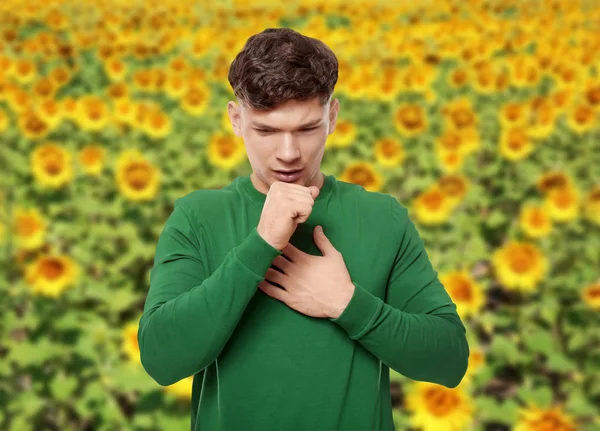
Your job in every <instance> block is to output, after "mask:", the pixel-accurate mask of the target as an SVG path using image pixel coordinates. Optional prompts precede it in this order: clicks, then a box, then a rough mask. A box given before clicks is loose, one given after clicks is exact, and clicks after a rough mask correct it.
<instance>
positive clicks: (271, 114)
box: [227, 97, 339, 194]
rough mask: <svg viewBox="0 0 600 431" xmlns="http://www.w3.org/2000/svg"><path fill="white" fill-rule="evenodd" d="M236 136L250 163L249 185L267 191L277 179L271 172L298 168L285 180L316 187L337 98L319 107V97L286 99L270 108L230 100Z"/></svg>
mask: <svg viewBox="0 0 600 431" xmlns="http://www.w3.org/2000/svg"><path fill="white" fill-rule="evenodd" d="M227 109H228V113H229V119H230V121H231V124H232V127H233V130H234V133H235V134H236V136H241V137H242V138H243V140H244V144H245V146H246V152H247V153H248V159H249V161H250V165H251V166H252V170H253V174H252V175H251V177H253V184H254V185H255V187H256V188H257V190H259V191H260V192H262V193H264V194H267V193H268V191H269V188H270V187H271V184H272V183H273V182H274V181H286V180H282V179H281V178H278V177H277V175H276V172H275V171H278V170H295V169H301V170H302V171H301V172H300V174H299V176H298V178H297V179H293V180H290V181H287V182H290V183H294V184H299V185H303V186H305V187H308V186H311V185H317V186H319V185H320V184H321V183H320V181H321V175H320V167H321V160H322V159H323V154H324V152H325V141H326V140H327V136H328V135H330V134H331V133H333V132H334V130H335V122H336V119H337V114H338V110H339V101H338V99H332V100H331V101H330V102H329V103H327V104H326V105H325V106H321V105H320V103H319V98H318V97H315V98H313V99H309V100H303V101H296V100H290V101H288V102H286V103H284V104H282V105H280V106H278V107H277V108H275V109H272V110H270V111H255V110H253V109H249V108H245V107H243V106H241V105H239V104H237V103H235V102H233V101H230V102H229V103H228V105H227Z"/></svg>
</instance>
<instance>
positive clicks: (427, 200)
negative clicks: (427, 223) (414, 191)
mask: <svg viewBox="0 0 600 431" xmlns="http://www.w3.org/2000/svg"><path fill="white" fill-rule="evenodd" d="M443 200H444V195H443V194H442V193H441V192H439V191H437V190H433V191H431V192H429V193H427V194H425V196H424V197H423V203H424V204H425V206H426V207H427V208H429V209H430V210H433V211H435V210H437V209H439V208H440V207H441V206H442V202H443Z"/></svg>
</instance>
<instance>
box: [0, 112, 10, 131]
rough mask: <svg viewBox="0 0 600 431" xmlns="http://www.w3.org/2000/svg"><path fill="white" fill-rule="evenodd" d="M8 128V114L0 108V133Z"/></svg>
mask: <svg viewBox="0 0 600 431" xmlns="http://www.w3.org/2000/svg"><path fill="white" fill-rule="evenodd" d="M7 128H8V114H7V113H6V111H5V110H4V109H2V108H0V133H2V132H4V131H5V130H6V129H7Z"/></svg>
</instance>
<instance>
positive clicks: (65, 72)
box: [48, 65, 73, 88]
mask: <svg viewBox="0 0 600 431" xmlns="http://www.w3.org/2000/svg"><path fill="white" fill-rule="evenodd" d="M72 77H73V72H72V71H71V70H69V69H68V68H67V67H66V66H63V65H59V66H56V67H55V68H54V69H52V70H51V71H50V73H49V74H48V78H49V79H50V80H51V81H52V82H53V83H54V85H56V86H57V87H58V88H62V87H64V86H66V85H67V84H68V83H69V81H71V78H72Z"/></svg>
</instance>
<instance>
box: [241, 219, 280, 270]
mask: <svg viewBox="0 0 600 431" xmlns="http://www.w3.org/2000/svg"><path fill="white" fill-rule="evenodd" d="M281 254H283V252H282V251H281V250H279V249H276V248H275V247H273V246H272V245H271V244H269V243H268V242H267V241H265V239H264V238H263V237H262V236H260V235H259V233H258V231H257V230H256V227H255V228H254V229H252V231H251V232H250V233H249V234H248V236H247V237H246V238H245V239H244V241H242V242H241V244H240V245H238V246H237V247H236V248H235V255H236V257H237V258H238V259H239V260H240V261H241V262H242V263H243V264H244V265H245V266H246V267H247V268H248V269H250V270H251V271H252V272H254V273H255V274H257V275H258V276H260V277H264V276H265V275H266V273H267V270H268V269H269V267H270V266H271V264H272V263H273V259H275V258H276V257H277V256H279V255H281Z"/></svg>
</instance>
